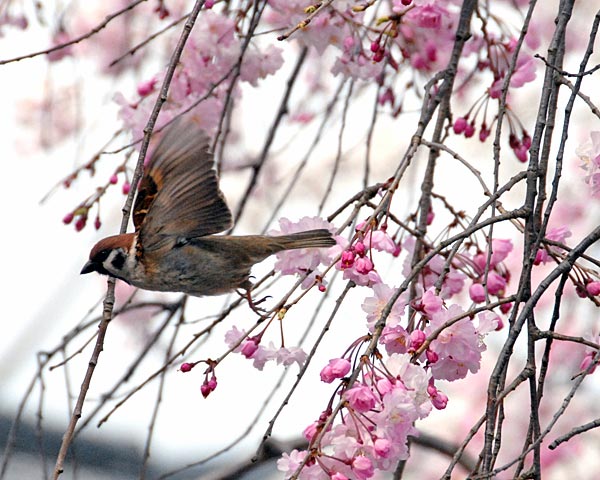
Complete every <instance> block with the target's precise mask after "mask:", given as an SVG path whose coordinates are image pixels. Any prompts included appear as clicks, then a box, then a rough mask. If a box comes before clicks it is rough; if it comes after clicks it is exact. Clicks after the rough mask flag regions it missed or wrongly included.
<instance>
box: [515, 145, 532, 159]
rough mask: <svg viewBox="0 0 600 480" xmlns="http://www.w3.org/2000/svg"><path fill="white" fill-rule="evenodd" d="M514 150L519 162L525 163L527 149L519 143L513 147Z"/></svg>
mask: <svg viewBox="0 0 600 480" xmlns="http://www.w3.org/2000/svg"><path fill="white" fill-rule="evenodd" d="M514 152H515V156H516V157H517V159H518V160H519V161H520V162H522V163H525V162H526V161H527V158H528V155H527V154H528V152H529V149H528V148H527V147H526V146H525V145H519V146H518V147H517V148H515V149H514Z"/></svg>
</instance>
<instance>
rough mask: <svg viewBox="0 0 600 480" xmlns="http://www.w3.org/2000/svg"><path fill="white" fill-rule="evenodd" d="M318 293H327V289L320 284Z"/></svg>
mask: <svg viewBox="0 0 600 480" xmlns="http://www.w3.org/2000/svg"><path fill="white" fill-rule="evenodd" d="M318 288H319V292H326V291H327V287H326V286H325V285H323V284H322V283H319V287H318Z"/></svg>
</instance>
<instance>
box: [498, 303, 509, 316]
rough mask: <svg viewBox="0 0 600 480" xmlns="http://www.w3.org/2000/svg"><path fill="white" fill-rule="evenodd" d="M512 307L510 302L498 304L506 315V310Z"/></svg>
mask: <svg viewBox="0 0 600 480" xmlns="http://www.w3.org/2000/svg"><path fill="white" fill-rule="evenodd" d="M511 308H512V302H511V303H503V304H502V305H500V311H501V312H502V313H503V314H504V315H506V314H507V313H508V312H510V309H511Z"/></svg>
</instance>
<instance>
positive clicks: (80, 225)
mask: <svg viewBox="0 0 600 480" xmlns="http://www.w3.org/2000/svg"><path fill="white" fill-rule="evenodd" d="M86 222H87V217H84V216H81V217H79V218H78V219H77V221H76V222H75V230H76V231H77V232H81V231H82V230H83V229H84V228H85V224H86Z"/></svg>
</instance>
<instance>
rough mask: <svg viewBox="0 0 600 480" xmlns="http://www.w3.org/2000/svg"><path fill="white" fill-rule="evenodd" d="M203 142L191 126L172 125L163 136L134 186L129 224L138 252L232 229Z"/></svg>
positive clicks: (203, 136)
mask: <svg viewBox="0 0 600 480" xmlns="http://www.w3.org/2000/svg"><path fill="white" fill-rule="evenodd" d="M213 167H214V159H213V155H212V153H210V151H209V138H208V136H207V135H206V134H205V133H204V131H203V130H201V129H200V127H198V126H197V125H196V124H195V123H193V122H189V121H188V122H186V121H181V120H180V121H176V122H175V123H174V124H173V125H172V126H170V127H169V128H168V129H167V131H165V133H164V136H163V138H162V139H161V141H160V143H159V144H158V146H157V147H156V150H155V151H154V154H153V155H152V158H151V160H150V162H149V163H148V165H147V166H146V169H145V173H144V175H143V177H142V180H141V181H140V186H139V190H138V194H137V197H136V200H135V204H134V207H133V224H134V226H135V230H136V232H139V242H140V243H141V246H142V248H143V249H144V250H153V249H156V248H159V247H160V245H161V244H162V243H163V241H164V240H165V239H166V238H167V237H172V236H184V237H201V236H204V235H210V234H214V233H219V232H222V231H224V230H226V229H228V228H230V227H231V225H232V224H233V221H232V215H231V211H230V210H229V207H228V206H227V203H225V197H224V196H223V192H221V190H220V189H219V179H218V177H217V173H216V172H215V170H214V168H213Z"/></svg>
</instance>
